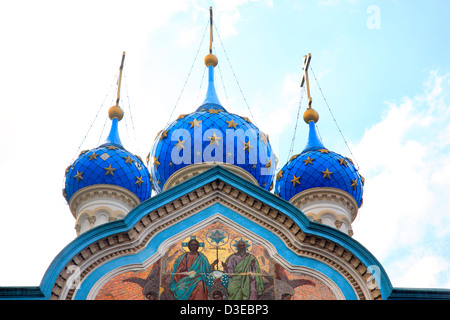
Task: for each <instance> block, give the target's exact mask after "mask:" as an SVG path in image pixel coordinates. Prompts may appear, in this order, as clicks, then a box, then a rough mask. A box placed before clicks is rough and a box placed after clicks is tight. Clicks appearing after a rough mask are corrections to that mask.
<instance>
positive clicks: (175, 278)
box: [170, 239, 218, 300]
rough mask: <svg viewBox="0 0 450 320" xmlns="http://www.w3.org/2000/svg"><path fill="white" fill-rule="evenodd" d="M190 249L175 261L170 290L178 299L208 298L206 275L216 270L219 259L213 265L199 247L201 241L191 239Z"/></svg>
mask: <svg viewBox="0 0 450 320" xmlns="http://www.w3.org/2000/svg"><path fill="white" fill-rule="evenodd" d="M188 248H189V251H188V252H186V253H184V254H182V255H180V256H179V257H178V258H177V260H176V261H175V264H174V267H173V272H172V281H171V282H170V290H171V291H172V293H173V295H174V297H175V299H177V300H208V289H207V285H206V277H207V276H208V274H210V273H211V271H212V270H214V267H215V265H216V264H217V262H218V261H217V260H216V261H214V262H213V263H212V264H211V265H210V264H209V261H208V258H207V257H206V256H205V255H204V254H203V253H201V252H199V251H198V249H199V242H198V241H197V240H196V239H191V240H190V241H189V242H188Z"/></svg>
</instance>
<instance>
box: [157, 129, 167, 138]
mask: <svg viewBox="0 0 450 320" xmlns="http://www.w3.org/2000/svg"><path fill="white" fill-rule="evenodd" d="M168 131H169V130H165V131H163V133H162V134H161V137H159V140H162V139H164V138H166V137H167V132H168Z"/></svg>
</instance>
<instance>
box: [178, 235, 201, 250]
mask: <svg viewBox="0 0 450 320" xmlns="http://www.w3.org/2000/svg"><path fill="white" fill-rule="evenodd" d="M191 240H197V242H198V252H202V251H203V248H204V247H205V242H204V241H203V240H202V239H200V238H199V237H196V236H189V237H186V238H185V239H184V240H183V241H182V242H181V247H182V248H183V250H184V251H186V252H189V248H188V243H189V241H191Z"/></svg>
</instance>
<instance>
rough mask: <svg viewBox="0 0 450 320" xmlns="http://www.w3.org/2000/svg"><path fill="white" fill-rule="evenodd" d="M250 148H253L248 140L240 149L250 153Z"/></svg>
mask: <svg viewBox="0 0 450 320" xmlns="http://www.w3.org/2000/svg"><path fill="white" fill-rule="evenodd" d="M251 148H253V147H252V146H251V145H250V140H249V141H247V142H244V149H242V150H247V152H248V153H250V149H251Z"/></svg>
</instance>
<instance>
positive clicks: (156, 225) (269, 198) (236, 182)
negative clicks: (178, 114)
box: [43, 167, 392, 299]
mask: <svg viewBox="0 0 450 320" xmlns="http://www.w3.org/2000/svg"><path fill="white" fill-rule="evenodd" d="M219 209H220V210H219ZM217 213H220V214H221V215H222V216H224V217H225V218H228V219H230V217H231V216H233V218H232V220H233V219H236V220H237V221H240V220H239V219H241V220H242V221H240V222H241V225H243V226H245V228H246V229H247V230H249V232H254V233H255V234H258V232H263V233H264V232H265V233H266V235H265V239H271V237H275V238H274V239H273V240H274V241H275V239H277V240H276V241H278V242H280V241H281V242H280V245H279V246H277V253H278V254H279V256H280V257H282V258H283V259H285V257H286V256H287V255H292V256H294V255H295V256H296V257H297V258H295V259H309V260H308V261H312V262H314V263H315V264H316V266H315V267H318V266H322V265H324V266H327V267H328V268H331V269H333V270H335V272H337V273H338V274H339V275H340V276H342V277H343V278H344V279H345V281H346V282H347V283H349V284H350V285H351V287H352V288H353V291H354V292H355V296H356V298H357V299H380V298H383V297H387V296H388V294H389V293H390V291H391V290H392V287H391V285H390V282H389V279H388V278H387V275H386V274H385V272H384V270H383V269H382V267H381V265H380V264H379V263H378V261H377V260H376V259H375V258H374V257H373V256H372V255H371V254H370V253H369V252H368V251H367V250H366V249H365V248H364V247H362V246H361V245H359V244H358V243H357V242H356V241H354V240H353V239H352V238H350V237H348V236H346V235H345V234H343V233H342V232H339V231H337V230H334V229H332V228H328V227H326V226H323V225H320V224H317V223H313V222H311V221H309V219H308V218H307V217H306V216H305V215H304V214H303V213H302V212H301V211H299V210H298V209H297V208H295V207H294V206H292V205H291V204H289V203H288V202H286V201H283V200H282V199H280V198H278V197H276V196H274V195H273V194H271V193H269V192H267V191H265V190H262V189H261V188H258V187H256V186H254V185H252V184H251V183H248V182H247V181H245V180H243V179H241V178H240V177H238V176H236V175H234V174H232V173H230V172H228V171H227V170H225V169H222V168H220V167H215V168H212V169H210V170H208V171H207V172H204V173H202V174H200V175H198V176H197V177H194V178H192V179H190V180H188V181H186V182H184V183H182V184H180V185H178V186H175V187H174V188H172V189H169V190H167V191H166V192H163V193H161V194H160V195H158V196H156V197H154V198H152V199H150V200H149V201H146V202H144V203H142V204H141V205H139V206H138V207H136V208H135V209H134V210H133V211H132V212H130V213H129V215H128V216H127V217H125V219H123V220H120V221H115V222H112V223H108V224H106V225H104V226H100V227H97V228H95V229H93V230H91V231H89V232H87V233H86V234H85V235H82V236H80V237H79V238H80V239H76V240H75V241H74V243H73V244H71V245H69V246H68V248H67V250H64V252H63V253H62V254H63V255H62V256H61V257H60V259H55V261H54V263H53V264H52V265H51V267H50V268H49V270H48V272H47V274H46V276H45V277H44V280H45V281H44V280H43V284H44V285H46V286H47V289H50V290H51V291H50V290H49V291H50V292H47V294H48V296H49V297H50V298H51V299H74V298H79V297H82V296H83V295H84V296H86V297H87V296H88V294H87V293H83V294H81V292H82V291H79V290H76V289H77V288H76V287H75V288H73V285H72V287H70V286H69V287H68V286H67V284H68V283H69V284H71V282H70V281H71V280H70V277H71V276H72V277H73V272H70V268H71V266H76V267H77V268H79V270H80V272H79V280H80V282H81V283H84V284H85V286H86V285H87V287H89V285H92V286H93V285H94V283H95V281H94V280H93V279H97V280H98V279H100V278H101V277H102V275H104V274H105V272H106V273H107V272H110V271H111V270H113V267H114V266H116V267H117V265H115V264H114V263H111V262H112V261H116V262H115V263H118V262H117V261H126V260H129V261H130V263H141V264H142V263H143V262H145V260H146V259H148V257H149V256H152V255H154V254H156V253H157V249H158V247H159V245H161V244H162V242H158V239H159V238H161V239H163V238H164V235H166V238H167V234H166V233H167V232H169V231H170V232H171V233H172V234H177V233H180V232H182V231H183V228H186V227H195V226H199V225H200V224H201V223H202V221H207V219H208V215H214V214H217ZM227 215H228V216H227ZM205 219H206V220H205ZM233 221H234V220H233ZM258 228H259V229H258ZM253 229H255V230H256V229H258V232H256V231H252V230H253ZM281 244H282V245H281ZM147 248H148V249H147ZM145 250H153V251H152V252H150V251H148V252H147V253H146V254H147V256H146V255H144V254H142V256H139V253H140V252H144V251H145ZM118 259H121V260H118ZM133 259H135V260H134V261H133V262H132V261H131V260H133ZM293 259H294V258H293V257H290V258H289V257H288V258H287V259H285V260H286V261H288V262H289V263H291V264H292V261H294V260H293ZM305 261H306V260H305ZM312 262H310V263H312ZM293 265H295V263H294V264H293ZM373 265H376V266H377V267H378V269H379V270H380V276H379V277H378V278H377V280H378V281H377V283H376V284H374V285H371V281H369V280H371V279H372V278H373V276H372V273H371V272H370V270H372V269H370V268H369V269H368V267H370V266H373ZM72 268H73V267H72ZM107 268H111V270H109V269H108V270H107ZM52 277H53V280H51V278H52ZM87 279H89V281H90V282H86V281H87ZM88 284H89V285H88ZM50 286H51V287H50ZM77 292H78V293H77ZM78 294H80V295H79V296H78Z"/></svg>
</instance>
